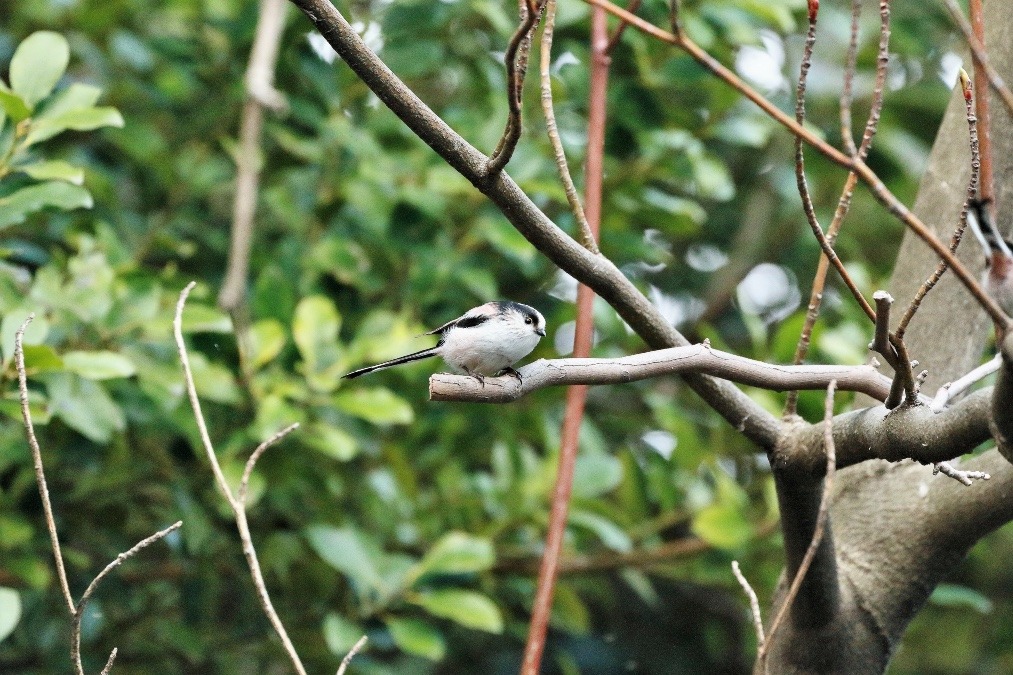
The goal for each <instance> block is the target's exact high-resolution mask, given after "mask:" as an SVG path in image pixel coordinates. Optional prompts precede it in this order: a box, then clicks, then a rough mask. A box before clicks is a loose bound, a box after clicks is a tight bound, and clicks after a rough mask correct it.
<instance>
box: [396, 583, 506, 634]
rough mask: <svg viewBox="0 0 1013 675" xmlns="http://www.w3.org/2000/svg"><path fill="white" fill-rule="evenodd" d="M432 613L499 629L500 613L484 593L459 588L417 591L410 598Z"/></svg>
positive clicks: (467, 624) (476, 626) (464, 623)
mask: <svg viewBox="0 0 1013 675" xmlns="http://www.w3.org/2000/svg"><path fill="white" fill-rule="evenodd" d="M412 602H414V603H415V604H416V605H418V606H420V607H422V608H423V609H425V610H426V611H427V612H429V613H430V614H432V615H433V616H438V617H441V618H444V619H450V620H451V621H453V622H455V623H458V624H460V625H462V626H464V627H465V628H474V629H475V630H483V631H486V632H487V633H502V632H503V615H502V614H501V613H500V611H499V607H497V606H496V603H494V602H493V601H492V600H490V599H489V597H488V596H486V595H482V594H481V593H476V592H475V591H465V590H459V589H452V588H448V589H444V590H439V591H431V592H429V593H421V594H419V595H418V596H416V597H414V598H413V599H412Z"/></svg>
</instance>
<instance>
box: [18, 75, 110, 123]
mask: <svg viewBox="0 0 1013 675" xmlns="http://www.w3.org/2000/svg"><path fill="white" fill-rule="evenodd" d="M101 94H102V90H101V89H99V88H98V87H95V86H93V85H90V84H82V83H80V82H72V83H71V84H70V86H69V87H67V88H66V89H61V90H60V91H58V92H56V94H55V95H53V97H52V98H51V99H49V100H48V101H47V102H46V105H45V106H44V107H43V109H42V110H40V111H38V112H37V113H36V114H35V117H34V121H35V122H39V121H41V120H51V119H53V118H54V117H58V116H60V115H62V114H63V113H65V112H68V111H71V110H80V109H82V108H91V107H92V106H94V105H95V104H96V103H97V102H98V99H99V96H100V95H101Z"/></svg>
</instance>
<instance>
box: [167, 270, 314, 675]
mask: <svg viewBox="0 0 1013 675" xmlns="http://www.w3.org/2000/svg"><path fill="white" fill-rule="evenodd" d="M196 285H197V284H196V282H194V281H191V282H190V283H189V284H187V285H186V287H185V288H184V289H183V290H182V291H181V292H180V294H179V301H178V302H177V303H176V316H175V318H174V319H173V322H172V329H173V335H174V336H175V338H176V348H177V350H178V352H179V360H180V363H181V364H182V366H183V380H184V382H185V384H186V393H187V396H188V398H189V399H190V407H191V408H193V414H194V418H195V419H196V421H197V429H198V430H199V431H200V437H201V442H202V443H203V444H204V451H205V454H206V455H207V458H208V462H210V464H211V470H212V472H213V473H214V475H215V481H216V482H217V483H218V488H219V489H220V490H221V491H222V494H223V495H224V496H225V499H226V501H228V503H229V507H230V508H231V509H232V513H233V515H234V516H235V520H236V529H237V530H238V532H239V539H240V541H242V543H243V555H244V556H245V557H246V564H247V566H248V567H249V568H250V577H251V578H252V579H253V586H254V588H255V589H256V591H257V598H258V599H259V600H260V606H261V608H262V609H263V610H264V614H265V615H266V616H267V619H268V621H270V622H271V626H273V627H274V630H275V632H276V633H277V634H278V637H279V638H280V639H281V643H282V645H283V647H284V648H285V651H286V652H287V653H288V657H289V660H290V661H291V662H292V666H293V668H295V671H296V672H297V673H299V675H306V669H305V667H303V664H302V661H300V660H299V654H298V653H297V652H296V650H295V646H293V644H292V641H291V640H290V639H289V637H288V633H287V632H286V631H285V626H284V624H282V622H281V619H280V618H279V617H278V613H277V612H276V611H275V609H274V604H273V603H272V602H271V596H270V595H269V594H268V592H267V585H266V584H265V583H264V575H263V572H261V569H260V561H259V560H258V559H257V551H256V549H255V548H254V546H253V537H252V536H251V535H250V526H249V523H248V522H247V520H246V505H245V504H244V503H243V501H242V500H241V499H237V498H236V497H235V496H234V495H233V494H232V490H230V489H229V484H228V482H227V481H226V480H225V474H223V473H222V469H221V466H220V465H219V464H218V457H217V456H216V455H215V449H214V446H212V444H211V437H210V436H209V435H208V429H207V423H206V422H205V421H204V414H203V413H202V412H201V407H200V400H199V399H198V398H197V388H196V386H195V385H194V381H193V372H192V371H191V370H190V357H189V356H188V355H187V351H186V342H185V341H184V340H183V307H184V306H185V305H186V299H187V297H189V295H190V291H192V290H193V288H194V286H196ZM290 430H291V427H290V428H288V429H286V430H283V431H282V432H279V434H280V435H284V434H285V433H288V431H290ZM280 435H277V434H276V437H272V438H271V439H268V441H267V442H266V445H265V444H261V447H258V448H257V450H255V451H254V455H255V456H256V457H259V454H258V451H259V452H260V453H261V454H262V453H263V452H264V450H266V449H267V447H268V446H270V444H271V442H273V441H274V440H277V438H280V437H281V436H280ZM261 448H263V449H261ZM255 462H256V459H255V457H253V456H251V461H248V462H247V464H246V468H247V469H248V470H249V472H252V471H253V464H254V463H255ZM244 479H245V480H246V481H249V476H248V475H247V471H246V470H244ZM244 486H245V483H243V484H241V485H240V489H241V490H242V492H243V496H244V497H245V493H246V490H245V487H244Z"/></svg>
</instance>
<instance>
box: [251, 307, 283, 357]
mask: <svg viewBox="0 0 1013 675" xmlns="http://www.w3.org/2000/svg"><path fill="white" fill-rule="evenodd" d="M249 339H250V344H249V347H250V363H251V364H252V365H253V367H254V368H260V367H261V366H264V365H267V363H269V362H270V361H271V360H272V359H274V358H275V357H276V356H278V354H279V353H281V350H282V349H284V348H285V342H286V339H287V338H286V336H285V327H284V326H282V325H281V322H280V321H276V320H275V319H264V320H262V321H258V322H256V323H255V324H253V325H252V326H250V334H249Z"/></svg>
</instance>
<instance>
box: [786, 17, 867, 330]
mask: <svg viewBox="0 0 1013 675" xmlns="http://www.w3.org/2000/svg"><path fill="white" fill-rule="evenodd" d="M818 15H819V2H817V1H816V0H810V2H809V30H808V32H807V33H806V39H805V47H804V48H803V52H802V64H801V67H800V69H799V76H798V87H797V88H796V98H795V121H796V122H798V124H799V125H802V124H804V123H805V90H806V80H807V79H808V76H809V68H810V66H811V65H812V55H813V46H814V45H815V44H816V19H817V17H818ZM804 150H805V144H804V143H803V142H802V137H801V136H796V137H795V184H796V185H797V186H798V193H799V196H800V197H801V198H802V210H803V211H804V212H805V217H806V220H807V221H808V222H809V227H810V228H811V229H812V231H813V234H814V235H815V236H816V239H817V241H818V242H819V244H820V248H821V249H822V250H823V255H825V256H826V257H827V259H828V260H829V261H830V264H831V265H833V267H834V269H836V270H837V273H838V274H839V275H840V277H841V280H842V281H844V285H845V286H847V287H848V290H849V291H851V294H852V295H853V296H854V298H855V300H856V301H857V302H858V305H859V307H861V308H862V311H864V312H865V314H866V316H868V317H869V320H870V321H875V320H876V312H875V311H874V310H873V309H872V305H870V304H869V301H868V300H866V299H865V296H864V295H862V291H861V290H859V288H858V284H856V283H855V281H854V279H852V278H851V275H850V274H849V273H848V270H847V268H845V267H844V262H843V261H841V259H840V258H838V257H837V253H836V252H835V251H834V248H833V246H831V245H830V242H829V241H828V240H827V237H826V234H825V233H824V232H823V228H822V227H821V226H820V223H819V220H817V218H816V210H815V208H814V207H813V202H812V197H811V195H810V194H809V185H808V181H807V180H806V175H805V152H804Z"/></svg>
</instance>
